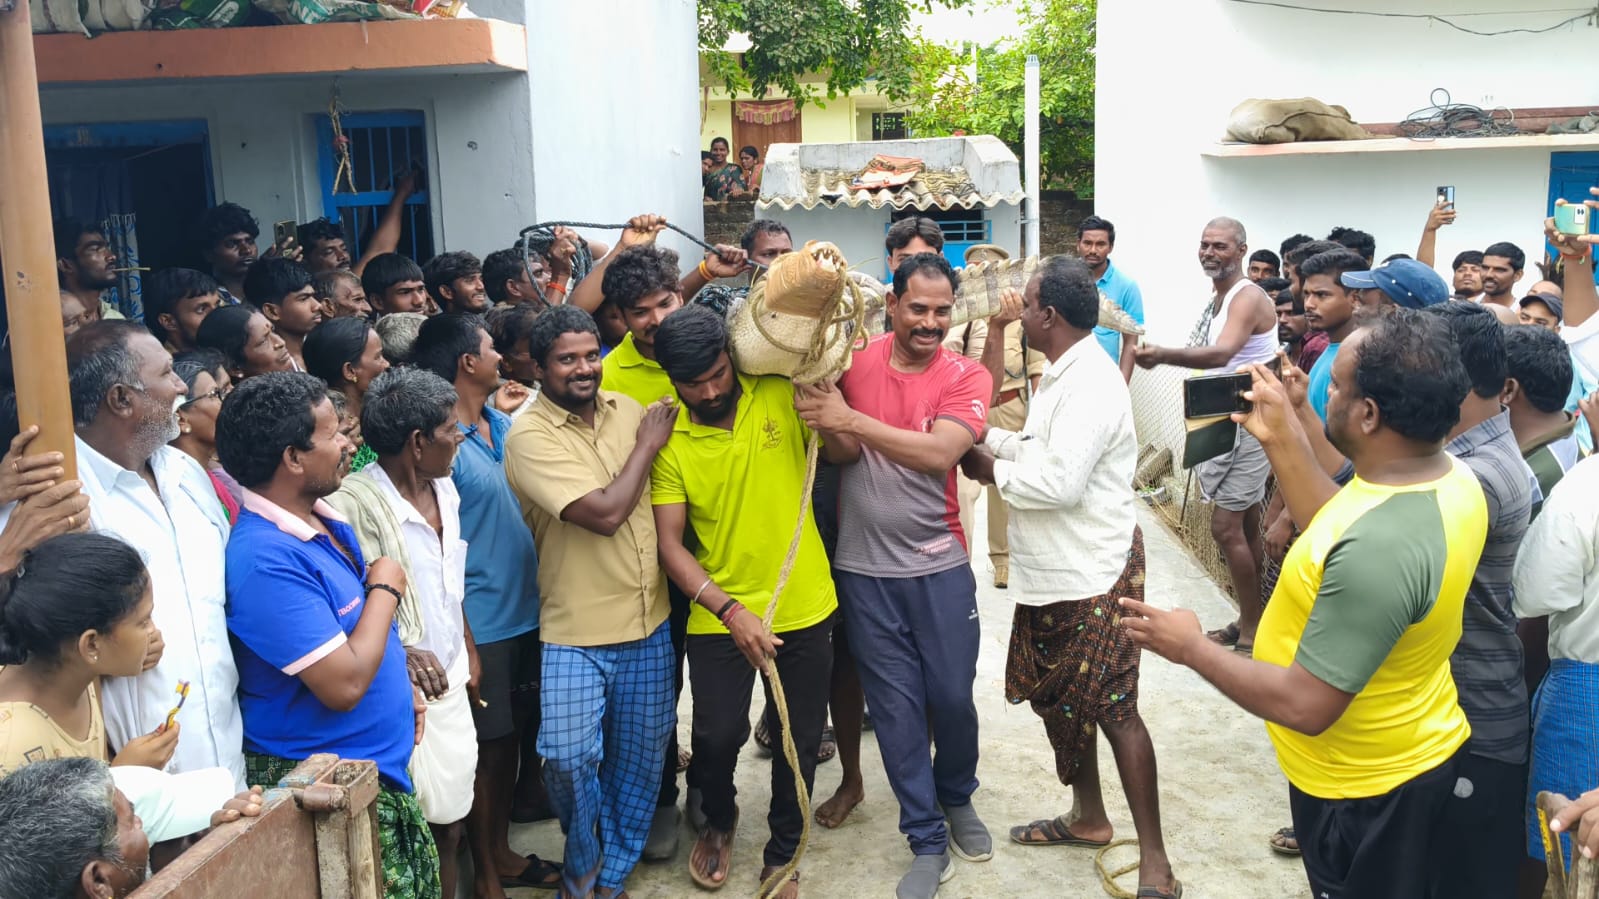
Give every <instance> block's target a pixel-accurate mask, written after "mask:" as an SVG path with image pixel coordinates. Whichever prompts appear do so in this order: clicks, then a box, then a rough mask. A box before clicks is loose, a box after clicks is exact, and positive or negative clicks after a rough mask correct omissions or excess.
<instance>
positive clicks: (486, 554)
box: [411, 313, 561, 897]
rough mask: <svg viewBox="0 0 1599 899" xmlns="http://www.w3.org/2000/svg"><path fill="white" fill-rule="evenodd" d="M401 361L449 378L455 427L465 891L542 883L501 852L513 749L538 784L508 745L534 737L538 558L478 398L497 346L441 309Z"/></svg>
mask: <svg viewBox="0 0 1599 899" xmlns="http://www.w3.org/2000/svg"><path fill="white" fill-rule="evenodd" d="M411 364H413V365H415V366H416V367H417V368H420V369H422V370H423V371H430V372H432V373H434V374H436V375H438V376H439V377H441V378H444V379H445V380H448V381H450V382H451V383H453V384H454V385H455V393H456V396H457V400H456V403H455V414H456V416H457V417H458V418H459V419H460V422H461V423H460V427H461V431H462V432H463V433H464V434H465V435H466V439H465V440H464V441H462V442H461V448H460V450H459V451H458V452H457V453H456V455H455V470H454V472H453V473H452V474H451V476H450V477H451V480H453V481H454V482H455V489H456V490H457V491H458V492H459V493H460V494H461V539H463V540H465V541H466V602H465V603H464V605H465V609H466V621H467V624H469V625H471V628H472V639H473V640H475V641H476V642H477V652H478V659H479V661H480V662H481V664H482V677H481V680H480V681H479V683H478V695H479V696H480V697H482V699H483V702H484V703H486V704H485V705H482V706H478V707H476V708H474V709H472V719H473V723H474V724H476V725H477V739H478V766H477V780H476V781H475V782H474V785H473V789H474V793H473V800H472V811H471V812H470V813H469V814H468V815H467V819H466V829H467V841H468V842H469V843H471V845H472V865H473V876H474V877H475V878H476V879H477V884H476V895H478V896H485V897H496V896H501V895H503V892H502V891H503V890H507V889H515V888H520V887H529V886H531V887H535V888H541V889H553V888H554V887H555V886H557V885H558V884H559V883H560V876H561V875H560V868H559V866H558V865H556V864H554V863H553V862H548V861H545V860H543V859H540V858H539V857H538V856H537V855H533V856H524V855H522V854H520V853H517V852H514V851H512V849H511V844H510V837H509V831H510V826H511V808H512V804H513V794H519V793H520V791H519V790H518V789H517V786H518V784H517V768H518V760H519V755H520V761H521V766H522V768H523V771H522V780H523V782H524V783H525V784H531V785H535V786H538V787H542V785H543V780H542V778H541V777H540V776H539V758H538V753H537V751H536V749H531V750H524V751H522V752H520V753H519V749H521V748H523V747H529V746H536V744H535V743H534V742H533V741H535V740H536V739H537V737H538V728H539V720H538V712H539V665H540V644H539V585H538V576H539V558H538V552H537V551H536V550H535V549H534V548H533V532H532V531H529V530H528V528H527V524H526V523H525V522H523V521H522V507H521V506H520V504H518V503H517V501H516V496H515V494H513V493H511V486H510V484H509V482H507V481H506V479H505V435H506V433H507V432H508V431H510V430H511V417H510V416H508V415H506V414H504V413H503V412H500V411H499V410H498V409H495V408H494V405H493V403H492V402H491V401H490V399H489V398H490V397H491V396H492V395H493V394H494V391H495V390H497V389H498V388H499V386H500V377H499V369H500V354H499V352H498V351H497V350H495V348H494V341H493V339H492V338H491V337H490V335H489V332H488V331H487V330H486V329H485V328H484V326H483V320H482V319H480V318H478V317H477V316H475V315H461V314H457V313H446V314H444V315H435V316H434V317H432V318H430V319H428V320H427V321H426V322H425V323H424V324H423V325H422V329H421V330H420V331H418V332H417V335H416V343H414V344H412V345H411ZM534 799H535V800H536V801H535V802H533V803H531V804H533V805H545V806H547V804H548V800H543V797H542V795H535V797H534ZM537 800H543V801H537ZM547 814H548V813H547Z"/></svg>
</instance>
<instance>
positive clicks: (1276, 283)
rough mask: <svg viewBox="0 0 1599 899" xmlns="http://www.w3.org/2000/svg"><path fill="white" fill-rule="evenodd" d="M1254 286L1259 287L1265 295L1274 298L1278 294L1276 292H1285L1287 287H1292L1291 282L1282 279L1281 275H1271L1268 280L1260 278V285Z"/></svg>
mask: <svg viewBox="0 0 1599 899" xmlns="http://www.w3.org/2000/svg"><path fill="white" fill-rule="evenodd" d="M1256 286H1257V287H1259V288H1260V289H1261V290H1264V291H1266V293H1267V294H1268V295H1269V296H1273V297H1275V296H1276V295H1277V294H1278V292H1280V291H1284V290H1287V289H1288V288H1289V287H1292V286H1293V282H1292V281H1289V280H1288V279H1287V278H1284V277H1282V276H1281V275H1273V276H1272V277H1270V278H1261V279H1260V283H1259V284H1257V285H1256Z"/></svg>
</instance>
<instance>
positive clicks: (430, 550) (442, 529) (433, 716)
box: [328, 366, 481, 899]
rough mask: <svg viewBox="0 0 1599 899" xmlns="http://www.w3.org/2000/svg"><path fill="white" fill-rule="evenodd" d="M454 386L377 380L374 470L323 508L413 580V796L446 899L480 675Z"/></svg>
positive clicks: (406, 640) (410, 371)
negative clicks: (420, 701)
mask: <svg viewBox="0 0 1599 899" xmlns="http://www.w3.org/2000/svg"><path fill="white" fill-rule="evenodd" d="M455 401H456V394H455V388H454V387H453V386H451V384H450V382H448V381H446V380H444V379H443V378H441V377H439V376H438V375H436V374H433V373H432V372H428V371H422V370H421V369H416V368H411V367H408V366H400V367H397V368H392V369H389V370H388V371H387V372H384V373H383V374H382V375H379V376H378V377H377V378H376V379H375V380H374V381H373V382H372V386H371V387H370V388H368V389H367V392H366V397H365V398H364V401H363V402H362V404H361V434H362V435H363V436H364V437H365V438H366V445H367V446H370V447H372V450H373V451H374V452H376V453H377V456H378V458H377V463H376V464H374V465H368V466H367V467H365V468H363V469H361V470H360V471H359V472H358V473H356V474H353V475H351V476H349V477H347V478H345V479H344V483H343V484H342V485H341V486H340V487H339V492H337V493H335V494H333V495H332V496H330V497H328V504H329V505H331V506H333V508H335V509H337V510H338V511H339V512H340V513H341V514H343V515H344V516H345V517H346V518H348V519H349V521H350V525H351V526H352V527H353V528H354V529H355V533H356V538H357V539H358V540H359V541H360V544H361V553H362V555H363V556H365V557H367V558H379V557H381V556H388V557H390V558H393V559H396V560H397V561H399V563H400V565H401V566H402V567H403V568H404V569H405V576H406V583H407V584H409V585H410V587H409V589H407V590H406V591H405V592H406V595H405V598H403V599H402V600H401V601H400V609H399V610H398V614H397V618H398V619H399V623H400V642H401V643H403V644H404V645H405V667H406V671H407V673H408V674H410V676H411V683H413V684H415V685H416V687H417V689H419V690H421V691H422V695H423V697H424V698H426V700H427V716H426V719H425V720H426V725H427V726H426V727H425V728H424V729H423V731H422V740H421V742H420V743H418V744H417V747H416V752H415V753H414V754H413V755H412V756H411V767H410V772H411V780H412V783H413V784H414V786H415V787H416V799H417V802H418V803H419V804H420V805H421V806H422V814H423V816H424V817H425V818H427V822H428V828H429V829H430V830H432V831H433V841H434V843H436V844H437V845H438V849H439V879H440V882H441V883H442V884H443V885H444V899H451V897H453V896H454V895H455V886H456V882H457V880H459V876H460V875H459V870H458V868H457V859H458V858H459V855H460V847H461V837H462V835H463V832H464V822H465V820H466V815H467V812H469V811H470V810H471V808H472V797H473V789H472V787H473V778H474V776H475V774H476V771H477V751H478V744H477V728H476V727H475V726H474V725H473V723H472V705H471V703H476V702H477V701H478V695H477V688H478V678H479V676H480V673H481V669H480V667H479V664H478V657H477V645H476V642H475V641H474V640H473V639H472V632H471V630H470V628H469V627H468V626H467V623H466V616H465V613H464V611H463V609H462V606H461V602H462V600H463V599H464V598H465V597H466V541H464V540H462V539H461V496H460V494H459V493H457V492H456V489H455V482H454V481H452V480H451V479H450V472H451V469H452V468H453V467H454V464H455V454H456V450H457V449H458V448H459V447H460V445H461V441H462V440H464V439H465V437H466V435H465V434H463V433H462V431H461V429H460V427H458V425H459V423H460V422H459V419H458V417H457V416H456V413H455Z"/></svg>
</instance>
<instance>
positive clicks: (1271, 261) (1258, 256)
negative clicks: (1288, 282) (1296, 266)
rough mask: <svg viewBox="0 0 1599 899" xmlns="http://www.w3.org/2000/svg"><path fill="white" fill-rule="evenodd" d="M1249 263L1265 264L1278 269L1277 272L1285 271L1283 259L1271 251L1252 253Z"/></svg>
mask: <svg viewBox="0 0 1599 899" xmlns="http://www.w3.org/2000/svg"><path fill="white" fill-rule="evenodd" d="M1249 261H1250V262H1264V263H1266V264H1267V265H1269V266H1271V267H1272V268H1274V269H1276V270H1277V271H1282V270H1283V261H1282V257H1280V256H1278V255H1277V254H1276V253H1273V252H1272V251H1270V250H1256V251H1255V252H1253V253H1250V254H1249Z"/></svg>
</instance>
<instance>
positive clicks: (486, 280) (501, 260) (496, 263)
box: [483, 247, 538, 303]
mask: <svg viewBox="0 0 1599 899" xmlns="http://www.w3.org/2000/svg"><path fill="white" fill-rule="evenodd" d="M529 255H530V256H538V254H537V253H529ZM523 268H524V262H523V259H522V251H521V250H519V249H517V248H516V247H511V248H510V249H506V250H495V251H494V252H492V253H490V254H488V255H487V256H484V257H483V289H484V290H485V291H487V292H488V295H489V301H490V302H493V303H503V302H505V301H506V300H509V299H510V298H511V295H510V294H509V293H507V292H506V290H505V282H507V281H515V280H517V279H518V278H520V277H521V276H522V269H523ZM530 280H531V276H530Z"/></svg>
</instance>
